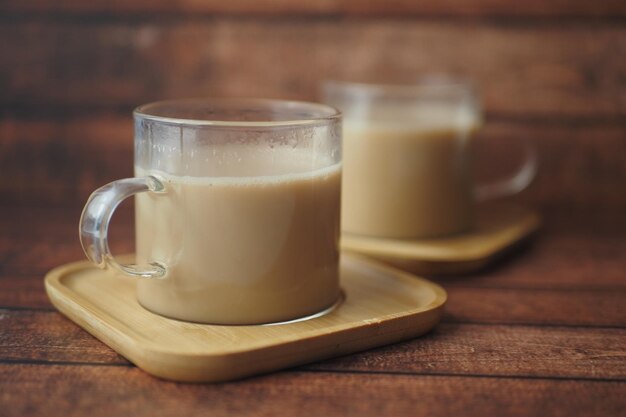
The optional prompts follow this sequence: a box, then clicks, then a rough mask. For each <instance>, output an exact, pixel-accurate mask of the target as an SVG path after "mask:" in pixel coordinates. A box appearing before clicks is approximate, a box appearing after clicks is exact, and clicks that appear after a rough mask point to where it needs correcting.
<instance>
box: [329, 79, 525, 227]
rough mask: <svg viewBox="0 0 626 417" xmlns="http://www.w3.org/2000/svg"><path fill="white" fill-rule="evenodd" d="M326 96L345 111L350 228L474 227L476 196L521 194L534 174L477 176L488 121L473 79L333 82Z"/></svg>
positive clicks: (345, 207) (345, 218)
mask: <svg viewBox="0 0 626 417" xmlns="http://www.w3.org/2000/svg"><path fill="white" fill-rule="evenodd" d="M323 101H324V102H325V103H328V104H330V105H332V106H335V107H337V108H338V109H339V110H341V112H342V113H343V116H344V124H343V126H344V135H343V140H344V163H343V164H344V170H343V195H342V202H341V204H342V216H341V226H342V230H343V231H344V232H346V233H350V234H355V235H363V236H372V237H382V238H392V239H404V238H430V237H438V236H446V235H451V234H457V233H463V232H466V231H468V230H470V229H471V227H472V225H473V221H474V209H475V207H474V206H475V203H476V202H477V201H481V200H485V199H490V198H495V197H499V196H503V195H507V194H514V193H517V192H519V191H520V190H522V189H524V188H525V187H526V186H527V185H528V184H529V183H530V182H531V181H532V179H533V177H534V174H535V170H536V162H535V157H534V152H533V151H532V150H531V149H530V148H527V150H528V152H527V154H526V160H525V163H524V165H523V166H522V168H521V169H520V170H519V171H518V172H517V173H515V174H514V175H513V176H512V177H510V178H506V179H503V180H500V181H496V182H494V183H490V184H475V183H474V182H473V180H472V172H471V171H472V160H471V156H472V155H471V154H472V152H471V149H470V141H471V139H472V138H473V137H474V135H475V133H476V132H477V131H478V129H479V128H480V127H481V125H482V116H481V112H480V106H479V103H478V99H477V97H476V94H475V92H474V89H473V87H472V85H471V84H470V83H467V82H463V81H456V80H448V79H445V80H438V81H432V82H422V83H417V84H413V85H380V84H359V83H350V82H335V81H333V82H327V83H325V84H324V86H323Z"/></svg>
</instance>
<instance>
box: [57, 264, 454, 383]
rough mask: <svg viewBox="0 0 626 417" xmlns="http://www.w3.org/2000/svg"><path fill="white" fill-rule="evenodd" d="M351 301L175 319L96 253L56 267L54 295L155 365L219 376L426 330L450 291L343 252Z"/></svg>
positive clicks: (171, 372)
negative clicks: (293, 312)
mask: <svg viewBox="0 0 626 417" xmlns="http://www.w3.org/2000/svg"><path fill="white" fill-rule="evenodd" d="M340 269H341V286H342V288H343V291H344V293H345V295H346V297H345V300H344V301H343V303H342V304H341V305H340V306H338V307H337V308H336V309H334V310H333V311H331V312H330V313H329V314H327V315H324V316H321V317H317V318H313V319H310V320H306V321H299V322H291V323H286V324H280V325H271V326H267V325H265V326H264V325H255V326H220V325H206V324H197V323H187V322H182V321H177V320H172V319H168V318H165V317H162V316H159V315H156V314H153V313H151V312H149V311H148V310H146V309H144V308H142V307H141V306H140V305H139V303H138V302H137V301H136V299H135V285H134V284H135V282H134V280H133V279H132V278H127V277H122V276H119V275H116V274H115V273H114V272H112V271H106V270H100V269H98V268H96V267H95V266H93V265H92V264H91V263H89V262H87V261H82V262H75V263H71V264H67V265H63V266H60V267H58V268H55V269H53V270H52V271H50V272H49V273H48V274H47V275H46V278H45V286H46V291H47V293H48V296H49V297H50V300H51V301H52V304H53V305H54V306H55V307H56V308H57V309H58V310H59V311H61V312H62V313H63V314H64V315H66V316H67V317H68V318H70V319H71V320H72V321H74V322H75V323H77V324H78V325H79V326H81V327H83V328H84V329H85V330H87V331H88V332H89V333H91V334H92V335H94V336H95V337H97V338H98V339H100V340H101V341H102V342H104V343H105V344H107V345H108V346H110V347H111V348H113V349H114V350H115V351H117V352H118V353H119V354H121V355H122V356H124V357H126V358H127V359H128V360H129V361H131V362H132V363H134V364H136V365H137V366H138V367H139V368H141V369H143V370H145V371H146V372H148V373H150V374H152V375H155V376H158V377H161V378H164V379H169V380H175V381H186V382H217V381H226V380H232V379H237V378H242V377H246V376H250V375H254V374H259V373H264V372H269V371H273V370H278V369H281V368H286V367H290V366H295V365H299V364H303V363H308V362H313V361H316V360H320V359H325V358H329V357H332V356H338V355H344V354H347V353H351V352H356V351H360V350H365V349H369V348H373V347H376V346H381V345H385V344H389V343H394V342H398V341H401V340H405V339H409V338H413V337H416V336H420V335H422V334H424V333H426V332H428V331H429V330H430V329H432V328H433V327H434V326H435V325H436V324H437V322H438V321H439V319H440V317H441V314H442V310H443V306H444V304H445V302H446V298H447V295H446V292H445V291H444V290H443V288H441V287H440V286H438V285H437V284H434V283H432V282H430V281H427V280H425V279H422V278H418V277H415V276H413V275H410V274H408V273H405V272H402V271H398V270H396V269H393V268H390V267H388V266H385V265H381V264H378V263H376V262H372V261H371V260H368V259H366V258H363V257H359V256H354V255H342V260H341V268H340Z"/></svg>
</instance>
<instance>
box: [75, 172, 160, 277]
mask: <svg viewBox="0 0 626 417" xmlns="http://www.w3.org/2000/svg"><path fill="white" fill-rule="evenodd" d="M147 191H150V192H154V193H164V192H165V186H164V184H163V182H161V181H160V180H159V179H158V178H156V177H153V176H147V177H141V178H126V179H122V180H117V181H113V182H111V183H109V184H107V185H105V186H103V187H100V188H98V189H97V190H96V191H94V192H93V193H92V194H91V196H90V197H89V200H87V204H85V208H84V209H83V213H82V214H81V216H80V224H79V234H80V244H81V245H82V247H83V250H84V251H85V254H86V255H87V258H89V260H91V261H92V262H93V263H94V264H96V265H97V266H98V267H99V268H102V269H106V268H107V267H110V268H113V269H115V270H117V271H120V272H122V273H124V274H126V275H130V276H132V277H142V278H161V277H163V276H165V273H166V269H165V267H164V266H163V265H160V264H158V263H156V262H151V263H150V264H149V265H132V264H131V265H122V264H119V263H117V261H115V258H114V257H113V255H112V254H111V251H110V250H109V241H108V230H109V222H110V221H111V217H112V216H113V212H114V211H115V209H116V208H117V206H118V205H119V204H120V203H121V202H122V201H123V200H125V199H126V198H128V197H130V196H132V195H135V194H137V193H142V192H147Z"/></svg>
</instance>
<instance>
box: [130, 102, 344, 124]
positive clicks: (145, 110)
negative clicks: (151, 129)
mask: <svg viewBox="0 0 626 417" xmlns="http://www.w3.org/2000/svg"><path fill="white" fill-rule="evenodd" d="M194 102H197V103H205V104H208V103H213V104H219V103H222V104H241V105H242V107H243V106H245V105H259V104H262V105H266V106H267V108H268V109H270V108H271V106H272V105H285V106H287V107H288V108H293V109H297V108H303V109H311V110H314V109H315V110H318V111H319V113H320V115H319V116H312V117H310V118H308V117H307V118H294V119H291V120H259V121H244V120H240V121H238V120H209V119H194V118H181V117H169V116H162V115H158V114H151V113H150V109H152V108H155V107H158V106H163V105H175V104H183V103H194ZM133 116H134V117H139V118H142V119H145V120H151V121H155V122H161V123H165V124H171V125H185V126H208V127H210V126H214V127H233V128H235V127H255V128H276V127H290V126H307V125H319V124H323V123H330V122H332V121H335V120H340V119H341V116H342V114H341V112H340V111H339V110H337V109H336V108H335V107H332V106H329V105H327V104H321V103H315V102H310V101H298V100H282V99H265V98H232V97H229V98H225V97H224V98H221V97H196V98H183V99H170V100H159V101H153V102H150V103H146V104H142V105H140V106H138V107H136V108H135V109H134V110H133Z"/></svg>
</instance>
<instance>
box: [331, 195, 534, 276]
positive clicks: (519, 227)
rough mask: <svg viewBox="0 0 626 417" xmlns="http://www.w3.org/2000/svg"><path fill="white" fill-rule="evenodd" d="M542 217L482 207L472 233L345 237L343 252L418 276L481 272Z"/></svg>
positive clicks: (504, 206) (503, 206)
mask: <svg viewBox="0 0 626 417" xmlns="http://www.w3.org/2000/svg"><path fill="white" fill-rule="evenodd" d="M540 225H541V218H540V216H539V214H538V213H537V212H536V211H535V210H532V209H529V208H526V207H523V206H519V205H515V204H511V203H488V204H484V205H479V206H478V207H477V212H476V226H475V228H474V229H473V230H472V231H471V232H468V233H464V234H459V235H454V236H446V237H440V238H433V239H415V240H413V239H382V238H373V237H366V236H357V235H350V234H343V235H342V236H341V249H342V250H344V251H349V252H354V253H360V254H363V255H367V256H369V257H372V258H374V259H377V260H379V261H382V262H384V263H387V264H390V265H393V266H396V267H398V268H401V269H404V270H407V271H410V272H412V273H417V274H425V275H449V274H461V273H467V272H472V271H475V270H478V269H481V268H483V267H485V266H486V265H488V264H489V263H491V262H492V261H494V260H495V259H497V258H498V257H500V256H501V255H503V254H504V253H506V252H507V251H509V250H510V249H511V248H513V247H515V246H516V245H517V244H519V243H520V242H522V241H525V240H526V239H527V238H529V237H530V236H532V235H533V234H534V233H535V232H536V231H537V230H538V229H539V227H540Z"/></svg>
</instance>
